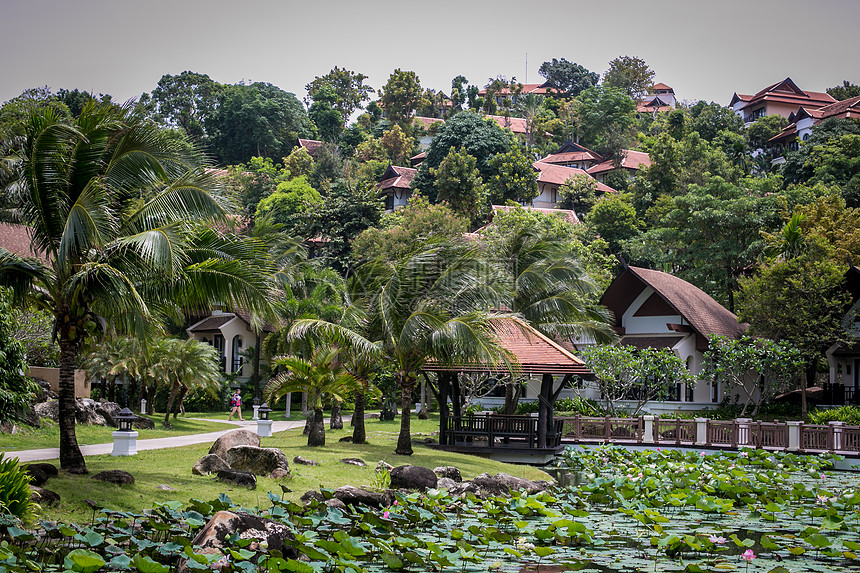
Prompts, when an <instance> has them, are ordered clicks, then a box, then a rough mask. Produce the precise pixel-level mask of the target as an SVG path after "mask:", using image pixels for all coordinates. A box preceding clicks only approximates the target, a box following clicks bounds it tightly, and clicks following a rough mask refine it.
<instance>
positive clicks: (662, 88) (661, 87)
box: [651, 82, 672, 92]
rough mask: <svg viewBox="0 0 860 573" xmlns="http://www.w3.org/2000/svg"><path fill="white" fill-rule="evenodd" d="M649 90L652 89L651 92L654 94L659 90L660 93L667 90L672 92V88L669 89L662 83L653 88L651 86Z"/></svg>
mask: <svg viewBox="0 0 860 573" xmlns="http://www.w3.org/2000/svg"><path fill="white" fill-rule="evenodd" d="M651 89H652V90H654V91H655V92H656V91H657V90H661V91H663V90H669V91H672V88H670V87H669V86H667V85H666V84H664V83H663V82H660V83H659V84H654V85H653V86H651Z"/></svg>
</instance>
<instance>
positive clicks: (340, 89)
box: [305, 66, 375, 127]
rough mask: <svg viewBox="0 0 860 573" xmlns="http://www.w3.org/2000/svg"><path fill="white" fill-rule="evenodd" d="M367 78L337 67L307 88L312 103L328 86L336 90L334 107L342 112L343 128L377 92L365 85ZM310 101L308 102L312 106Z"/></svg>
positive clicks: (318, 77)
mask: <svg viewBox="0 0 860 573" xmlns="http://www.w3.org/2000/svg"><path fill="white" fill-rule="evenodd" d="M366 79H367V76H366V75H364V74H360V73H358V72H353V71H351V70H347V69H346V68H339V67H337V66H335V67H334V68H333V69H332V70H331V71H330V72H329V73H327V74H326V75H324V76H317V77H315V78H314V80H313V81H312V82H311V83H309V84H308V85H306V86H305V90H307V92H308V98H309V100H310V101H316V100H317V94H318V92H319V91H320V90H321V89H323V87H324V86H327V87H329V88H331V89H332V90H334V93H335V96H336V100H335V102H334V103H332V107H333V108H334V109H336V110H337V111H338V112H340V116H341V119H342V121H343V123H342V125H341V127H345V126H346V122H347V121H349V118H350V117H352V114H353V113H355V111H356V110H358V109H361V106H362V103H364V102H366V101H368V100H369V99H370V94H372V93H373V92H374V91H375V90H374V89H373V88H372V87H370V86H368V85H365V84H364V80H366ZM310 101H309V102H308V103H309V104H310Z"/></svg>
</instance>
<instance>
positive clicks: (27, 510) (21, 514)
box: [0, 453, 38, 524]
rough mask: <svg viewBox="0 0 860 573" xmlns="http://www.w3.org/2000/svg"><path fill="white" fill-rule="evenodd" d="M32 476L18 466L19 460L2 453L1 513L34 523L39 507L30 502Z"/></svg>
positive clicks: (0, 467)
mask: <svg viewBox="0 0 860 573" xmlns="http://www.w3.org/2000/svg"><path fill="white" fill-rule="evenodd" d="M30 493H31V492H30V476H29V474H27V473H25V472H24V470H23V469H22V468H21V466H20V465H18V458H4V454H3V453H0V511H2V512H3V513H5V514H8V515H14V516H15V517H17V518H18V519H20V520H21V521H23V522H24V523H26V524H29V523H32V521H33V517H34V515H35V512H36V509H37V507H38V506H37V505H36V504H35V503H33V501H31V500H30Z"/></svg>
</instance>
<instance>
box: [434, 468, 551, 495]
mask: <svg viewBox="0 0 860 573" xmlns="http://www.w3.org/2000/svg"><path fill="white" fill-rule="evenodd" d="M551 485H552V484H550V483H549V482H545V481H532V480H529V479H525V478H518V477H514V476H511V475H508V474H504V473H500V474H497V475H494V476H492V475H490V474H481V475H479V476H478V477H476V478H475V479H473V480H472V481H470V482H468V481H466V482H463V483H461V484H457V486H456V487H453V488H449V489H448V493H450V494H452V495H461V494H463V493H466V492H471V493H474V494H475V495H477V496H478V497H490V496H498V495H507V494H508V493H509V492H511V491H515V490H525V491H527V492H528V493H532V494H533V493H539V492H542V491H546V490H547V489H548V488H549V487H550V486H551Z"/></svg>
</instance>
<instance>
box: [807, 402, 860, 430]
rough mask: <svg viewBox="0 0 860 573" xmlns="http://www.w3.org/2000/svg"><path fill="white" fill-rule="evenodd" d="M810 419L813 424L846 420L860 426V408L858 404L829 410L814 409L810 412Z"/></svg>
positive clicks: (852, 424) (850, 423) (849, 423)
mask: <svg viewBox="0 0 860 573" xmlns="http://www.w3.org/2000/svg"><path fill="white" fill-rule="evenodd" d="M809 421H810V422H812V423H813V424H826V423H828V422H845V423H846V424H848V425H850V426H860V408H858V407H857V406H842V407H841V408H830V409H828V410H813V411H812V412H810V413H809Z"/></svg>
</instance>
